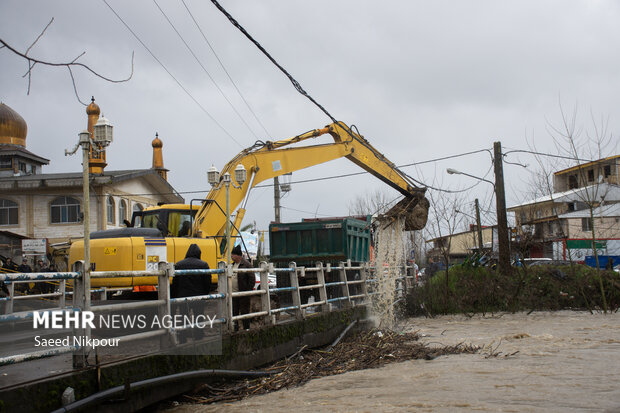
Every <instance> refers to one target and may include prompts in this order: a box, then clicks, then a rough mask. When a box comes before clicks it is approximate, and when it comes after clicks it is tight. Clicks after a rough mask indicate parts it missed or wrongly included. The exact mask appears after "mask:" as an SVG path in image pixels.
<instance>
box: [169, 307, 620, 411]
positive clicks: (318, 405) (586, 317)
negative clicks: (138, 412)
mask: <svg viewBox="0 0 620 413" xmlns="http://www.w3.org/2000/svg"><path fill="white" fill-rule="evenodd" d="M400 329H401V330H402V331H408V332H411V331H416V332H418V334H420V335H421V336H422V338H421V341H422V342H424V343H426V344H428V345H429V346H448V345H456V344H460V343H464V344H471V345H477V346H480V347H482V350H481V351H480V352H479V353H478V354H456V355H447V356H441V357H438V358H436V359H434V360H412V361H406V362H402V363H394V364H389V365H387V366H384V367H380V368H376V369H368V370H359V371H354V372H349V373H345V374H340V375H336V376H329V377H323V378H320V379H315V380H312V381H310V382H308V383H307V384H305V385H304V386H301V387H298V388H294V389H289V390H281V391H278V392H273V393H270V394H266V395H262V396H256V397H251V398H248V399H245V400H242V401H239V402H234V403H220V404H211V405H191V404H183V405H179V406H176V407H172V408H170V409H168V410H167V411H170V412H175V413H186V412H224V411H226V412H244V413H245V412H285V411H286V412H288V411H291V410H293V409H300V408H301V409H310V408H312V409H314V410H318V411H346V412H371V411H373V412H376V411H432V412H452V411H459V410H460V411H472V410H475V411H510V412H523V411H533V412H538V411H540V412H542V411H545V412H548V411H552V412H556V411H557V412H566V411H575V412H576V411H580V412H582V411H593V412H604V411H609V412H615V411H620V386H617V384H616V375H617V373H616V372H617V371H620V314H619V313H612V314H606V315H605V314H600V313H595V314H590V313H589V312H574V311H558V312H534V313H531V314H527V313H515V314H510V313H504V314H495V315H492V316H491V315H487V316H482V315H480V316H478V315H477V316H473V317H467V316H463V315H452V316H440V317H436V318H432V319H431V318H411V319H408V320H406V322H405V323H404V324H402V325H401V326H400Z"/></svg>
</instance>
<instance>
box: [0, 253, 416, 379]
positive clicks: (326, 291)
mask: <svg viewBox="0 0 620 413" xmlns="http://www.w3.org/2000/svg"><path fill="white" fill-rule="evenodd" d="M80 264H81V263H77V266H76V267H75V268H74V271H72V272H65V273H30V274H0V281H4V282H7V283H8V288H9V291H10V293H11V294H10V296H9V297H5V298H3V299H0V302H2V300H3V301H4V302H5V303H9V305H8V306H7V308H6V310H7V311H5V312H8V310H10V312H8V313H7V314H4V315H1V316H0V326H1V324H2V323H3V322H17V321H23V320H27V319H29V318H32V317H33V313H34V311H22V312H18V313H15V312H13V311H12V310H13V303H14V302H15V300H20V299H23V298H22V297H24V298H37V299H50V298H53V299H58V302H57V303H54V302H53V301H50V303H52V304H55V305H54V306H51V307H50V308H46V309H41V310H37V311H53V310H55V309H56V310H57V309H62V310H64V311H93V312H112V311H126V310H136V309H146V308H156V309H157V312H158V315H159V316H160V317H162V316H172V315H173V306H175V305H177V304H182V303H184V302H185V303H190V302H196V301H205V302H207V301H211V300H219V301H220V303H221V308H222V315H223V316H222V317H220V318H218V319H217V320H214V323H217V324H222V325H223V326H224V328H225V332H226V331H227V332H228V333H233V332H234V331H235V330H236V329H239V328H240V327H239V326H237V324H243V320H246V319H249V320H251V321H253V323H252V324H257V323H256V321H258V325H271V324H277V323H279V322H283V321H285V320H286V319H289V320H290V319H291V318H294V319H299V320H301V319H304V318H305V317H311V316H313V314H316V313H322V312H329V311H332V310H334V309H339V308H350V307H352V306H357V305H367V304H368V303H369V300H370V297H371V296H372V295H373V294H374V291H373V290H374V288H375V287H374V284H376V283H375V279H374V276H373V273H374V272H375V270H374V268H373V267H372V266H371V265H370V264H368V263H365V264H362V265H357V266H353V265H351V262H350V261H348V262H341V263H339V265H337V266H331V265H329V264H327V265H323V264H322V263H320V262H319V263H316V265H315V266H314V267H297V266H296V264H295V263H291V264H290V266H289V267H288V268H274V267H273V265H270V264H267V263H261V264H260V267H258V268H247V269H245V268H244V269H241V268H235V267H234V266H232V265H229V266H226V267H221V268H217V269H211V270H175V269H174V265H173V264H168V263H160V266H159V270H158V271H93V272H91V273H90V276H91V279H96V278H116V277H147V276H150V277H152V276H157V277H158V287H157V294H158V296H157V299H155V300H148V301H147V300H145V301H132V302H123V303H115V302H114V301H108V302H107V304H100V303H99V305H92V306H88V301H87V300H86V295H85V294H84V279H83V271H82V268H81V265H80ZM399 271H400V272H401V276H399V277H398V279H397V287H396V289H397V294H398V295H399V296H400V295H403V294H404V293H405V292H406V288H407V284H408V283H409V282H410V280H411V279H412V278H414V277H412V276H407V274H406V272H407V271H408V268H407V267H406V266H402V268H401V269H400V270H399ZM240 273H252V274H258V275H259V279H260V282H259V286H258V287H257V288H256V289H254V290H252V291H233V288H232V286H233V278H234V277H236V276H237V275H238V274H240ZM287 273H288V274H289V280H290V286H285V287H278V286H276V287H275V288H271V287H270V286H269V275H270V274H281V275H282V274H287ZM189 274H201V275H211V274H217V275H218V287H217V292H216V293H213V294H208V295H200V296H194V297H182V298H172V297H171V295H170V281H171V278H172V277H182V276H184V275H189ZM50 280H56V281H59V288H58V290H57V291H56V292H53V293H44V294H32V295H26V296H16V295H15V294H14V286H15V283H16V282H47V281H50ZM68 281H72V282H73V287H74V288H73V292H68V291H67V282H68ZM300 284H302V285H300ZM101 291H103V292H106V291H108V290H106V289H103V290H102V289H95V290H91V292H90V293H91V294H92V293H94V292H101ZM70 294H72V295H73V300H72V305H71V306H69V305H68V303H67V300H66V296H68V295H70ZM282 294H290V300H288V303H286V304H283V305H281V304H280V302H279V300H278V299H277V296H278V295H282ZM243 297H249V300H250V302H251V306H250V311H249V312H247V313H243V314H241V313H235V314H233V309H234V308H235V307H236V306H234V305H233V300H235V299H237V300H238V299H241V298H243ZM193 327H196V326H194V325H189V326H187V328H193ZM0 328H1V327H0ZM251 328H254V326H253V325H251ZM180 330H181V329H179V328H177V329H173V328H165V327H162V328H160V329H157V330H152V331H147V332H140V333H134V334H129V335H119V336H117V337H116V338H118V339H119V340H120V342H121V343H125V342H129V341H134V340H140V339H146V338H153V337H160V349H164V348H166V347H170V346H171V345H172V346H174V345H176V343H177V336H178V334H179V333H180ZM90 333H91V332H90V331H89V330H88V329H84V330H82V331H79V334H82V335H84V336H86V337H89V336H90ZM89 350H90V349H89V348H87V347H77V346H67V347H62V348H55V349H53V350H48V351H37V352H31V353H26V354H18V355H12V356H5V357H0V365H4V364H12V363H17V362H21V361H27V360H32V359H37V358H43V357H50V356H53V355H56V354H62V353H73V364H74V366H75V367H82V366H85V365H87V357H88V353H89Z"/></svg>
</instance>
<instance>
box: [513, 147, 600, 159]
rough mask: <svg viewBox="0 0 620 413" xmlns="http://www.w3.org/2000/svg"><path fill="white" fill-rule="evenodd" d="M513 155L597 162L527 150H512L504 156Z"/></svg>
mask: <svg viewBox="0 0 620 413" xmlns="http://www.w3.org/2000/svg"><path fill="white" fill-rule="evenodd" d="M506 149H510V148H508V147H506ZM511 153H529V154H531V155H539V156H548V157H550V158H558V159H568V160H571V161H577V162H594V161H595V160H592V159H581V158H576V157H574V156H567V155H554V154H551V153H544V152H537V151H530V150H525V149H511V150H509V151H507V152H504V153H503V154H502V155H503V156H506V155H509V154H511Z"/></svg>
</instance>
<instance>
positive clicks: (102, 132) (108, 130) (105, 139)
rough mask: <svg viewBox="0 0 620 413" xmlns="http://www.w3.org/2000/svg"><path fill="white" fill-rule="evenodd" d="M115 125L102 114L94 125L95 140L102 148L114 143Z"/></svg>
mask: <svg viewBox="0 0 620 413" xmlns="http://www.w3.org/2000/svg"><path fill="white" fill-rule="evenodd" d="M112 130H113V126H112V124H111V123H110V121H109V120H107V119H106V118H105V117H103V116H101V117H100V118H99V120H98V121H97V123H96V124H95V126H94V127H93V140H94V141H95V143H96V144H97V146H99V147H100V148H105V147H107V146H109V145H110V143H112V140H113V134H112Z"/></svg>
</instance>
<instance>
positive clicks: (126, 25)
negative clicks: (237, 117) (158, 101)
mask: <svg viewBox="0 0 620 413" xmlns="http://www.w3.org/2000/svg"><path fill="white" fill-rule="evenodd" d="M101 1H103V2H104V3H105V5H106V6H108V8H109V9H110V10H111V11H112V13H114V15H115V16H116V17H117V18H118V19H119V20H120V21H121V23H123V25H124V26H125V28H127V30H129V32H130V33H131V34H132V35H133V37H135V38H136V40H137V41H138V42H139V43H140V44H141V45H142V47H144V48H145V49H146V51H147V52H149V54H150V55H151V56H152V57H153V59H155V61H156V62H157V63H159V65H160V66H161V67H162V68H163V69H164V70H165V71H166V73H168V75H169V76H170V77H171V78H172V79H173V80H174V81H175V82H176V84H177V85H178V86H179V87H180V88H181V89H182V90H183V92H185V94H186V95H187V96H188V97H189V98H190V99H191V100H193V101H194V103H195V104H196V105H198V107H199V108H200V109H201V110H202V111H203V112H204V113H205V114H206V115H207V116H208V117H209V119H211V121H212V122H213V123H215V124H216V125H217V126H218V127H219V128H220V129H221V130H222V131H223V132H224V133H225V134H226V136H228V137H229V138H230V139H232V140H233V142H235V143H236V144H237V145H239V146H241V147H243V145H241V144H240V143H239V142H238V141H237V140H236V139H235V138H234V137H233V136H232V135H231V134H230V132H228V130H226V128H224V126H222V125H221V124H220V123H219V122H218V121H217V120H216V119H215V118H214V117H213V115H211V113H209V111H208V110H207V109H206V108H205V107H204V106H202V105H201V104H200V102H198V100H196V98H195V97H194V96H193V95H192V94H191V93H190V92H189V90H187V89H186V88H185V86H183V84H182V83H181V82H180V81H179V80H178V79H177V78H176V77H175V76H174V75H173V74H172V72H170V70H168V68H167V67H166V65H164V63H163V62H162V61H161V60H159V58H157V56H155V53H153V52H152V51H151V49H150V48H149V47H148V46H147V45H146V43H144V42H143V41H142V39H140V37H139V36H138V35H137V34H136V32H134V31H133V30H132V29H131V27H129V25H128V24H127V23H126V22H125V20H123V18H122V17H121V16H120V15H119V14H118V13H117V12H116V10H114V8H112V6H110V4H109V3H108V2H107V1H106V0H101Z"/></svg>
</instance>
